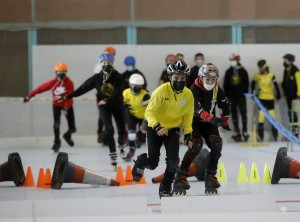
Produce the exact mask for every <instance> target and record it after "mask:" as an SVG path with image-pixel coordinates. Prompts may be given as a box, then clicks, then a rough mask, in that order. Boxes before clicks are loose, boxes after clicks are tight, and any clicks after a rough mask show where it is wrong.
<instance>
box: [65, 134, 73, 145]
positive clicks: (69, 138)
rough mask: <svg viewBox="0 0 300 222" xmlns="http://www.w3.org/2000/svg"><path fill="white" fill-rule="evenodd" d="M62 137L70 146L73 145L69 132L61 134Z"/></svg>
mask: <svg viewBox="0 0 300 222" xmlns="http://www.w3.org/2000/svg"><path fill="white" fill-rule="evenodd" d="M63 138H64V139H65V141H66V142H67V144H68V145H69V146H71V147H73V146H74V141H73V140H72V139H71V133H69V132H66V133H65V134H64V135H63Z"/></svg>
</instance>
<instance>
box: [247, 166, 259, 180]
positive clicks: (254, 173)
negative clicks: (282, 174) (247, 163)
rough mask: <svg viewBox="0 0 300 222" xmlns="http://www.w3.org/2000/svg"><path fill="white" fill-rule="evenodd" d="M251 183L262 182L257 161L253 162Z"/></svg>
mask: <svg viewBox="0 0 300 222" xmlns="http://www.w3.org/2000/svg"><path fill="white" fill-rule="evenodd" d="M249 183H260V178H259V174H258V170H257V166H256V163H252V166H251V172H250V178H249Z"/></svg>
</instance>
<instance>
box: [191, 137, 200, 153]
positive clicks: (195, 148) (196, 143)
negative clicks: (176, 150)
mask: <svg viewBox="0 0 300 222" xmlns="http://www.w3.org/2000/svg"><path fill="white" fill-rule="evenodd" d="M202 147H203V140H202V139H201V138H195V139H193V147H192V152H193V153H196V154H198V153H199V152H200V150H201V149H202Z"/></svg>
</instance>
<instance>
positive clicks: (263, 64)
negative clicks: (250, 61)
mask: <svg viewBox="0 0 300 222" xmlns="http://www.w3.org/2000/svg"><path fill="white" fill-rule="evenodd" d="M257 66H258V68H267V67H268V64H267V61H266V60H264V59H261V60H259V61H258V62H257Z"/></svg>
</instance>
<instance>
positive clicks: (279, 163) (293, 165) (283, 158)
mask: <svg viewBox="0 0 300 222" xmlns="http://www.w3.org/2000/svg"><path fill="white" fill-rule="evenodd" d="M281 178H293V179H299V178H300V162H299V161H297V160H295V159H293V158H291V157H289V156H288V155H287V147H281V148H279V150H278V151H277V155H276V159H275V163H274V167H273V173H272V180H271V183H272V184H278V182H279V180H280V179H281Z"/></svg>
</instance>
